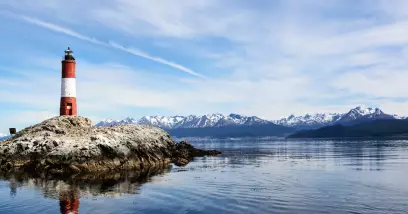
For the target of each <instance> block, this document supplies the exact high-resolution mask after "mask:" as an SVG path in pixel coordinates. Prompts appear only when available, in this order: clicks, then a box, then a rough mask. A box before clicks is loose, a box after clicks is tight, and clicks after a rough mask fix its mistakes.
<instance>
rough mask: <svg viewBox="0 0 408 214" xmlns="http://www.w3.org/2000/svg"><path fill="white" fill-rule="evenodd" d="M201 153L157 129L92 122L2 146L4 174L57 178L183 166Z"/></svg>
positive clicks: (59, 122) (59, 123) (69, 120)
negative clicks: (13, 172)
mask: <svg viewBox="0 0 408 214" xmlns="http://www.w3.org/2000/svg"><path fill="white" fill-rule="evenodd" d="M188 145H189V146H188ZM200 151H201V154H205V151H203V150H197V149H195V148H194V147H192V146H191V145H190V144H188V143H186V142H182V143H179V144H176V143H175V142H174V141H173V140H172V139H171V137H170V136H169V135H168V133H167V132H165V131H164V130H162V129H160V128H157V127H153V126H145V125H133V124H132V125H119V126H115V127H96V126H93V125H92V121H91V120H89V119H88V118H84V117H79V116H60V117H54V118H51V119H48V120H45V121H44V122H42V123H40V124H37V125H34V126H30V127H27V128H25V129H23V130H22V131H20V132H19V133H17V134H16V135H15V136H14V137H12V138H10V139H7V140H5V141H2V142H0V169H2V170H9V169H11V168H22V169H24V170H27V171H30V170H31V171H47V172H52V173H66V172H69V173H80V172H93V171H108V170H120V169H140V168H143V167H146V166H154V165H165V164H169V163H170V162H172V161H173V162H178V161H177V160H180V158H183V159H185V160H187V163H188V162H189V161H191V160H192V157H193V156H201V155H200ZM208 154H209V155H210V154H215V153H211V152H209V153H208ZM185 160H184V161H183V162H184V163H185V164H186V161H185ZM185 164H178V165H185Z"/></svg>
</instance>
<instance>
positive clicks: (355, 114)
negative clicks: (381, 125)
mask: <svg viewBox="0 0 408 214" xmlns="http://www.w3.org/2000/svg"><path fill="white" fill-rule="evenodd" d="M373 119H397V117H395V116H393V115H389V114H385V113H384V112H383V111H381V110H380V109H379V108H364V107H362V106H358V107H356V108H354V109H351V110H350V111H349V112H347V113H346V114H344V115H343V116H342V117H341V118H340V120H339V121H338V122H340V123H347V122H353V121H356V120H373Z"/></svg>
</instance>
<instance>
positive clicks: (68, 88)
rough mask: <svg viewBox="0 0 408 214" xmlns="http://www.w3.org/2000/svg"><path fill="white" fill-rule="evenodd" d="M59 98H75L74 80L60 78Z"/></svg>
mask: <svg viewBox="0 0 408 214" xmlns="http://www.w3.org/2000/svg"><path fill="white" fill-rule="evenodd" d="M61 97H76V80H75V78H62V84H61Z"/></svg>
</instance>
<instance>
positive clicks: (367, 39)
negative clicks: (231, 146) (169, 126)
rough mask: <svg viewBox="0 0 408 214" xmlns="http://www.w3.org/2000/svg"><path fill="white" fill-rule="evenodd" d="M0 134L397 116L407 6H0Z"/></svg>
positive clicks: (106, 2) (199, 2)
mask: <svg viewBox="0 0 408 214" xmlns="http://www.w3.org/2000/svg"><path fill="white" fill-rule="evenodd" d="M0 27H1V36H0V38H1V39H0V47H2V51H1V52H0V133H7V132H8V128H9V127H16V128H18V129H22V128H24V127H25V126H28V125H32V124H35V123H38V122H41V121H42V120H44V119H47V118H49V117H53V116H57V115H58V114H59V100H60V94H61V92H60V90H61V89H60V84H61V60H62V57H63V55H64V50H65V49H66V48H67V47H68V46H69V47H71V49H72V50H73V51H74V56H75V57H76V61H77V69H76V72H77V99H78V110H79V114H80V115H81V116H84V117H88V118H91V119H92V120H93V121H94V123H96V122H98V121H99V120H103V119H107V118H112V119H123V118H125V117H133V118H140V117H142V116H145V115H164V116H170V115H190V114H197V115H202V114H208V113H223V114H228V113H239V114H243V115H256V116H259V117H261V118H265V119H279V118H282V117H285V116H288V115H290V114H295V115H303V114H306V113H314V112H346V111H347V110H349V109H350V108H353V107H355V106H358V105H365V106H371V107H379V108H381V109H382V110H383V111H385V112H386V113H392V114H398V115H401V116H408V84H407V82H408V58H407V57H408V36H407V35H408V1H404V0H369V1H365V0H359V1H355V0H329V1H325V0H320V1H317V0H305V1H298V0H282V1H279V0H274V1H270V0H259V1H252V0H194V1H191V0H138V1H134V0H87V1H82V0H69V1H67V0H37V1H36V2H35V4H34V3H33V1H32V0H19V1H15V0H1V2H0Z"/></svg>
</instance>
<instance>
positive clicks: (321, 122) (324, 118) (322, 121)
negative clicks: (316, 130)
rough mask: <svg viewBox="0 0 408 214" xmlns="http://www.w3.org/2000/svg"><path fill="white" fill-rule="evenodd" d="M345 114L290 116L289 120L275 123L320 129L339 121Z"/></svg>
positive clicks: (285, 119)
mask: <svg viewBox="0 0 408 214" xmlns="http://www.w3.org/2000/svg"><path fill="white" fill-rule="evenodd" d="M342 116H343V114H339V113H315V114H306V115H304V116H295V115H293V114H292V115H290V116H289V117H287V118H282V119H280V120H276V121H274V122H275V123H276V124H278V125H282V126H289V127H295V126H296V127H320V126H325V125H327V124H331V123H333V122H335V121H338V120H339V119H340V118H341V117H342Z"/></svg>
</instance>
